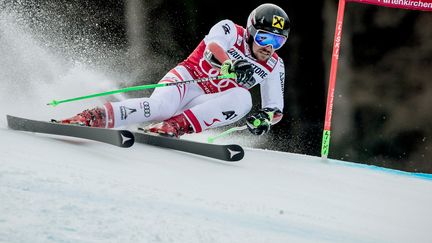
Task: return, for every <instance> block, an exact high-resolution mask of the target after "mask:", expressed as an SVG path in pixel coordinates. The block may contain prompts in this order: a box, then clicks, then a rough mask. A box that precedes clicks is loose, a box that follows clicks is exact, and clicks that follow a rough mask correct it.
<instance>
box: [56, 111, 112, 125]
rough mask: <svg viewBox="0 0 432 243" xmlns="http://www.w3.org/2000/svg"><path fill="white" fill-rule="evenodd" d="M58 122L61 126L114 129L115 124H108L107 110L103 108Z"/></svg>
mask: <svg viewBox="0 0 432 243" xmlns="http://www.w3.org/2000/svg"><path fill="white" fill-rule="evenodd" d="M57 122H58V123H61V124H70V125H79V126H87V127H102V128H112V127H114V126H113V125H114V124H113V122H108V124H107V114H106V112H105V109H104V108H101V107H96V108H93V109H87V110H84V111H83V112H81V113H79V114H77V115H75V116H73V117H71V118H68V119H64V120H60V121H57Z"/></svg>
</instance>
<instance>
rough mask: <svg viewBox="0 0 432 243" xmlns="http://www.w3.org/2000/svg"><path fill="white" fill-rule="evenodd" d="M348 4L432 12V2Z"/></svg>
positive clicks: (369, 0)
mask: <svg viewBox="0 0 432 243" xmlns="http://www.w3.org/2000/svg"><path fill="white" fill-rule="evenodd" d="M347 2H358V3H366V4H373V5H379V6H384V7H390V8H403V9H410V10H422V11H432V0H347Z"/></svg>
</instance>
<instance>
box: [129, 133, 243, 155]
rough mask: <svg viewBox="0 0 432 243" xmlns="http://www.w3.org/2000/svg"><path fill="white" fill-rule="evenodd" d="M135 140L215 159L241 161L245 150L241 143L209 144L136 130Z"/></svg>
mask: <svg viewBox="0 0 432 243" xmlns="http://www.w3.org/2000/svg"><path fill="white" fill-rule="evenodd" d="M133 134H134V136H135V142H137V143H144V144H148V145H153V146H157V147H163V148H169V149H174V150H178V151H183V152H188V153H192V154H197V155H201V156H205V157H210V158H214V159H220V160H225V161H239V160H241V159H243V157H244V150H243V148H242V147H241V146H240V145H237V144H229V145H220V144H209V143H201V142H195V141H189V140H185V139H177V138H171V137H164V136H160V135H152V134H149V133H143V132H134V133H133Z"/></svg>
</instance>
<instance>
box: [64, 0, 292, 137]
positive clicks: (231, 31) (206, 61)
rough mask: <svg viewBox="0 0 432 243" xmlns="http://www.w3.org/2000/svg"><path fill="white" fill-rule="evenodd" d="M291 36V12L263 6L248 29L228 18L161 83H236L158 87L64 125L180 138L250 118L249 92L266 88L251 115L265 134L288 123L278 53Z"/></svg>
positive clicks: (253, 127) (255, 128)
mask: <svg viewBox="0 0 432 243" xmlns="http://www.w3.org/2000/svg"><path fill="white" fill-rule="evenodd" d="M289 31H290V20H289V18H288V15H287V14H286V13H285V11H284V10H283V9H282V8H280V7H279V6H277V5H274V4H270V3H266V4H262V5H260V6H258V7H257V8H256V9H254V10H253V11H252V12H251V13H250V15H249V17H248V20H247V26H246V28H243V27H242V26H240V25H237V24H235V23H233V22H232V21H231V20H227V19H226V20H222V21H220V22H218V23H217V24H215V25H214V26H213V27H212V28H211V29H210V31H209V33H208V34H207V35H206V36H205V38H204V39H203V40H202V41H201V42H200V43H199V45H198V46H197V47H196V49H195V50H194V51H193V52H192V53H191V54H190V55H189V57H187V58H186V59H185V60H184V61H182V62H181V63H179V64H178V65H177V66H176V67H175V68H173V69H171V70H170V71H169V72H168V73H167V74H166V75H165V76H164V77H163V78H162V79H161V80H160V81H159V82H160V83H169V82H178V81H183V80H192V79H200V78H208V77H217V76H220V75H230V74H231V75H232V74H235V77H236V78H235V79H233V78H225V79H219V80H211V81H208V82H199V83H193V82H192V83H188V84H182V85H175V86H167V87H163V88H156V89H155V90H154V91H153V93H152V94H151V95H150V97H146V98H134V99H127V100H124V101H120V102H108V103H106V104H104V105H103V107H96V108H93V109H88V110H85V111H83V112H81V113H79V114H78V115H76V116H74V117H72V118H69V119H65V120H62V121H61V122H62V123H66V124H80V125H85V126H91V127H107V128H113V127H120V126H127V125H131V124H136V123H143V122H158V123H155V124H152V125H150V126H149V127H148V128H147V129H148V131H149V132H152V133H158V134H161V135H167V136H173V137H179V136H181V135H183V134H185V133H193V132H195V133H199V132H201V131H204V130H207V129H210V128H215V127H220V126H225V125H228V124H232V123H234V122H236V121H238V120H240V119H241V118H243V117H245V116H246V115H247V114H248V113H249V112H250V110H251V108H252V97H251V94H250V93H249V89H250V88H252V87H254V86H255V85H257V84H260V91H261V107H262V109H260V110H259V111H257V112H255V113H253V114H252V115H249V116H248V117H247V118H246V124H247V127H248V129H249V130H250V131H251V132H252V133H253V134H256V135H262V134H264V133H266V132H268V131H269V130H270V127H271V125H274V124H276V123H278V122H279V121H280V120H281V119H282V115H283V114H282V111H283V106H284V101H283V87H284V79H285V69H284V63H283V60H282V59H281V58H280V57H279V56H278V55H277V54H276V52H275V51H276V50H278V49H280V48H281V47H282V46H283V45H284V44H285V42H286V40H287V38H288V34H289Z"/></svg>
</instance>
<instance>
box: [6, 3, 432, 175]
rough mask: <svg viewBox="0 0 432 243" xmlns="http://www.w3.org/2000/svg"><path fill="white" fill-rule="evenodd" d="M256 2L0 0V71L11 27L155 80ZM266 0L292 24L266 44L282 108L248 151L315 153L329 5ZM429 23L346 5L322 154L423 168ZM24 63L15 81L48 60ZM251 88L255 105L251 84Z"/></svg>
mask: <svg viewBox="0 0 432 243" xmlns="http://www.w3.org/2000/svg"><path fill="white" fill-rule="evenodd" d="M262 3H265V2H263V1H253V0H250V1H244V2H243V1H232V2H220V3H219V4H212V3H210V2H205V1H198V0H188V1H186V0H183V1H167V0H141V1H140V0H93V1H79V0H59V1H48V0H37V1H36V0H28V1H25V0H20V1H14V0H12V1H10V0H9V1H5V0H0V11H1V15H0V56H1V57H2V58H1V59H2V60H0V66H3V67H4V66H8V68H7V69H6V68H3V69H1V67H0V71H1V72H2V75H3V79H4V77H7V76H8V75H10V76H13V77H16V75H17V73H19V72H20V69H19V67H18V66H17V65H12V66H13V67H12V68H11V65H10V64H11V63H15V62H16V59H20V66H21V65H24V63H23V61H22V60H24V59H25V60H28V59H27V57H19V56H18V55H17V53H19V52H18V51H16V50H15V49H14V48H16V47H15V45H13V43H14V42H15V41H12V40H11V39H8V37H10V33H11V31H12V32H13V29H14V28H12V27H11V24H14V26H15V25H17V26H20V28H21V29H23V30H24V31H25V32H26V33H27V34H29V35H31V36H32V38H35V39H37V40H38V42H39V43H43V44H42V46H40V47H39V48H42V49H43V50H44V51H45V52H48V53H50V54H52V55H57V56H62V57H63V59H62V62H67V63H73V64H76V63H80V64H81V65H86V66H89V67H92V68H94V69H97V70H100V72H103V73H104V74H105V75H107V76H109V77H110V78H111V79H113V80H116V82H117V83H118V85H119V86H120V87H126V86H131V85H138V84H147V83H156V82H158V81H159V79H160V78H161V77H162V76H163V75H164V74H165V73H166V72H167V71H169V70H170V69H171V68H172V67H174V66H175V65H177V63H179V62H180V61H182V60H183V59H185V58H186V57H187V56H188V55H189V54H190V53H191V52H192V51H193V50H194V48H195V47H196V46H197V45H198V43H199V42H200V41H201V40H202V38H203V37H204V36H205V35H206V34H207V32H208V31H209V29H210V28H211V27H212V26H213V25H214V24H215V23H217V22H218V21H220V20H222V19H231V20H233V21H234V22H235V23H237V24H239V25H242V26H245V25H246V20H247V17H248V15H249V13H250V12H251V11H252V10H253V9H254V8H256V7H257V6H258V5H260V4H262ZM271 3H274V4H277V5H279V6H280V7H282V8H283V9H285V11H286V12H287V14H288V15H289V17H290V19H291V25H292V28H291V32H290V37H289V39H288V42H287V44H286V45H285V46H284V47H283V48H282V49H281V50H279V51H278V53H279V55H280V56H281V57H282V58H283V59H284V61H285V68H286V80H285V110H284V119H283V120H282V122H281V123H280V124H278V125H277V126H275V127H274V128H273V130H272V131H271V133H270V135H267V136H264V137H260V138H259V139H258V141H259V143H258V144H257V145H256V147H258V148H262V149H271V150H278V151H286V152H293V153H301V154H308V155H314V156H320V150H321V138H322V131H323V120H324V115H325V107H326V96H327V82H328V76H329V70H330V61H331V53H332V47H333V46H332V45H333V36H334V29H335V21H336V11H337V4H338V1H336V0H327V1H313V2H309V1H291V0H285V1H272V2H271ZM431 26H432V13H431V12H421V11H410V10H401V9H393V8H384V7H378V6H373V5H364V4H358V3H348V4H347V6H346V9H345V22H344V26H343V36H342V44H341V52H340V59H339V68H338V75H337V81H336V91H335V100H334V110H333V120H332V140H331V145H330V154H329V157H330V158H334V159H340V160H346V161H352V162H362V163H367V164H373V165H379V166H384V167H388V168H395V169H401V170H405V171H416V172H427V173H432V165H431V162H432V125H431V124H432V114H431V111H432V80H431V77H432V27H431ZM6 30H7V31H8V32H7V31H6ZM7 33H9V34H7ZM11 47H14V48H11ZM45 57H46V56H45ZM31 60H34V61H33V62H30V61H29V62H27V63H26V64H25V65H31V66H34V65H37V66H38V67H40V68H38V69H37V71H35V73H32V74H25V73H22V75H21V76H23V75H24V76H25V77H24V76H23V77H22V78H27V79H31V78H32V77H34V75H36V74H44V76H43V77H46V78H49V75H46V73H41V72H42V71H41V70H44V69H47V68H49V67H50V65H54V64H52V63H50V61H49V60H45V59H43V58H40V57H38V56H36V57H32V59H31ZM5 64H8V65H5ZM149 92H150V91H147V92H144V91H143V92H134V93H128V94H126V96H127V97H140V96H146V95H149V94H150V93H149ZM252 93H253V97H254V100H255V109H257V108H258V107H260V103H259V102H260V98H259V88H258V87H256V88H254V89H253V90H252ZM244 136H249V135H244ZM255 139H256V138H255Z"/></svg>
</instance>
